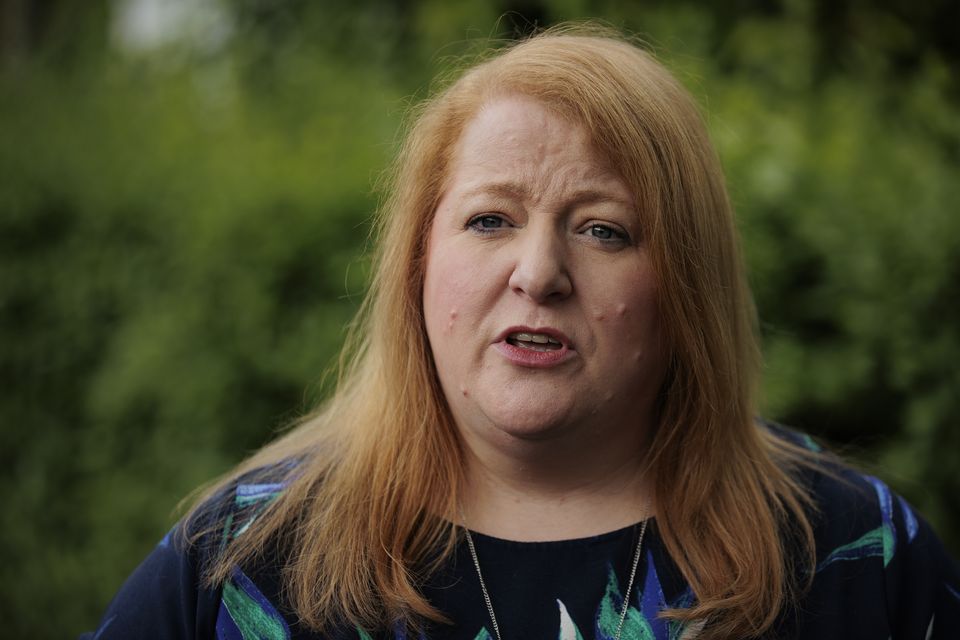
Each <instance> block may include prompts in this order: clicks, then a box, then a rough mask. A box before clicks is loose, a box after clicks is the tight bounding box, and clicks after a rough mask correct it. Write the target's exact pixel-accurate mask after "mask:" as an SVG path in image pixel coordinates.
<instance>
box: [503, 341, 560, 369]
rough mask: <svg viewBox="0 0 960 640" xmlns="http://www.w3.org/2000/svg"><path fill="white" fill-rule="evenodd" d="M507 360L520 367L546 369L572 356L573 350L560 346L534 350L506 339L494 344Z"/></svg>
mask: <svg viewBox="0 0 960 640" xmlns="http://www.w3.org/2000/svg"><path fill="white" fill-rule="evenodd" d="M494 346H495V347H496V348H497V351H499V352H500V353H501V354H502V355H503V356H504V357H505V358H506V359H507V360H509V361H510V362H512V363H513V364H515V365H518V366H521V367H531V368H534V369H547V368H549V367H555V366H557V365H559V364H562V363H564V362H566V361H567V360H569V359H570V358H572V357H573V355H574V353H576V352H575V351H572V350H571V349H568V348H567V347H566V346H562V347H560V348H559V349H554V350H552V351H534V350H533V349H524V348H523V347H518V346H516V345H512V344H510V343H509V342H507V341H506V340H503V341H501V342H497V343H495V344H494Z"/></svg>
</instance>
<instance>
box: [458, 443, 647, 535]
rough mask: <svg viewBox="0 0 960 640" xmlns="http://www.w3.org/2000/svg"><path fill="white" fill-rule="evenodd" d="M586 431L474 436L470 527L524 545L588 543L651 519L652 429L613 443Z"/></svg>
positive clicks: (467, 503) (466, 498) (467, 509)
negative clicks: (533, 436) (647, 454)
mask: <svg viewBox="0 0 960 640" xmlns="http://www.w3.org/2000/svg"><path fill="white" fill-rule="evenodd" d="M610 435H611V434H610V433H609V432H608V431H607V430H603V429H593V430H591V429H585V430H583V431H582V432H581V433H579V434H576V435H571V434H567V436H566V437H557V438H551V439H543V440H525V439H521V438H516V437H513V436H509V435H507V434H503V433H502V432H501V433H498V434H496V437H490V438H481V437H478V436H477V435H476V434H473V437H471V435H470V434H468V433H463V436H464V437H463V440H464V443H465V445H466V446H465V449H466V452H467V487H466V491H465V494H464V495H463V496H462V503H463V504H462V506H463V509H464V513H465V517H466V519H467V523H468V524H469V527H470V528H471V529H473V530H474V531H478V532H480V533H484V534H487V535H491V536H496V537H499V538H506V539H509V540H520V541H543V540H564V539H572V538H583V537H588V536H593V535H598V534H601V533H606V532H608V531H614V530H616V529H620V528H623V527H627V526H629V525H631V524H635V523H636V522H638V521H640V520H642V519H643V518H646V517H648V516H649V515H651V513H652V506H653V504H652V492H651V491H650V487H649V486H648V484H647V478H646V477H645V476H644V469H645V460H644V455H643V452H644V451H645V450H646V444H647V438H646V436H647V431H645V430H644V431H639V430H636V429H632V430H629V431H627V432H626V433H625V434H624V437H620V438H611V437H610Z"/></svg>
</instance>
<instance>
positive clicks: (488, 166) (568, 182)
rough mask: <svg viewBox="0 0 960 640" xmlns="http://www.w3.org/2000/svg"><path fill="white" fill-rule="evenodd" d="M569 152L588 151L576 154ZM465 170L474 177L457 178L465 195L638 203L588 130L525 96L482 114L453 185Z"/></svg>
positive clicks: (466, 136) (491, 104)
mask: <svg viewBox="0 0 960 640" xmlns="http://www.w3.org/2000/svg"><path fill="white" fill-rule="evenodd" d="M532 137H535V140H533V141H531V138H532ZM570 149H583V150H585V152H584V153H583V154H582V155H580V156H571V154H570V153H569V150H570ZM466 167H469V172H468V173H470V174H471V175H470V177H469V178H468V179H466V180H463V179H462V176H460V178H461V179H460V180H458V182H460V185H459V189H458V191H460V192H461V193H462V194H463V193H470V192H480V193H490V194H492V195H498V196H507V197H522V198H523V199H524V200H527V201H530V202H531V203H533V204H537V203H540V202H541V201H543V200H544V199H546V198H548V197H554V196H555V197H558V198H563V199H566V200H577V199H578V198H580V199H585V200H592V201H597V200H611V201H616V202H620V203H623V204H625V205H626V206H630V207H633V206H634V204H635V203H634V198H633V195H632V194H631V193H630V192H629V190H628V189H627V188H626V185H625V184H624V182H623V180H622V178H621V177H620V176H619V175H618V174H617V173H616V172H615V171H613V170H612V168H610V166H609V163H608V162H606V161H605V159H604V158H603V157H602V156H601V154H599V153H598V152H597V150H596V147H595V145H594V144H593V141H592V140H591V139H590V137H589V133H588V131H587V129H586V127H584V126H583V125H582V124H580V123H578V122H576V121H574V120H571V119H569V118H567V117H565V116H563V115H561V114H559V113H558V112H557V111H555V110H553V109H551V108H550V107H549V106H547V105H545V104H543V103H542V102H540V101H537V100H535V99H533V98H529V97H526V96H518V95H511V96H502V97H498V98H495V99H493V100H490V101H488V102H486V103H484V105H483V106H482V107H481V108H480V109H479V110H478V111H477V113H476V115H475V116H474V117H473V119H472V120H470V121H469V122H468V123H467V125H466V126H465V127H464V130H463V133H462V135H461V137H460V140H459V141H458V143H457V148H456V151H455V152H454V156H453V162H452V165H451V167H450V174H449V180H448V183H449V182H453V177H454V176H455V175H458V174H459V173H460V170H461V169H464V168H466ZM585 194H586V195H585Z"/></svg>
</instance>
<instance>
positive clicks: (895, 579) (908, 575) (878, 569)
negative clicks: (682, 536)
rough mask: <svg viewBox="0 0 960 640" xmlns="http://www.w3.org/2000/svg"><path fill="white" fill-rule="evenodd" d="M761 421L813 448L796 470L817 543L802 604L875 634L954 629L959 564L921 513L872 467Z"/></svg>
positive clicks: (958, 617)
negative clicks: (855, 464)
mask: <svg viewBox="0 0 960 640" xmlns="http://www.w3.org/2000/svg"><path fill="white" fill-rule="evenodd" d="M765 426H766V427H767V428H769V429H771V431H772V432H773V433H774V434H775V435H776V436H778V437H781V438H784V439H787V440H788V441H790V442H791V443H793V444H796V445H799V446H803V447H805V448H807V449H809V450H811V451H813V452H815V453H817V454H818V457H814V458H813V464H811V465H809V466H805V467H804V468H803V470H802V471H801V472H800V474H801V476H802V481H803V484H804V485H805V486H806V487H807V489H808V491H809V493H810V497H811V498H812V502H813V505H814V509H813V510H812V513H811V518H810V519H811V524H812V526H813V530H814V539H815V543H816V567H815V570H814V575H813V576H812V582H811V588H810V591H809V593H808V595H807V598H806V602H805V605H804V608H807V609H812V610H816V611H817V612H818V613H821V614H822V615H820V616H819V617H820V618H821V619H822V620H832V621H833V622H831V624H839V625H841V626H842V625H843V624H853V623H856V625H857V633H861V634H862V633H863V632H864V630H865V628H866V627H870V629H874V628H875V633H877V634H880V635H878V636H877V637H881V636H882V637H887V635H890V634H892V636H893V637H927V638H946V637H960V570H958V568H957V564H956V562H955V560H954V559H953V558H951V557H950V555H949V554H948V553H947V552H946V550H945V549H944V547H943V545H942V543H941V542H940V540H939V539H938V538H937V536H936V534H935V533H934V532H933V530H932V529H931V528H930V526H929V525H928V524H927V522H926V521H925V520H924V518H923V517H922V516H921V515H920V514H919V513H917V511H916V510H915V509H914V508H913V507H912V506H911V505H910V503H909V502H907V500H905V499H904V498H903V497H902V496H900V495H898V494H897V493H896V492H894V491H893V490H891V488H890V486H889V485H888V484H887V483H886V482H885V481H884V480H882V479H881V478H879V477H878V476H877V475H873V474H870V473H864V472H862V471H859V470H857V469H855V468H854V467H852V466H851V465H849V464H846V463H844V462H843V461H842V460H840V458H839V457H837V456H834V455H832V454H830V453H829V452H827V451H824V450H822V449H821V447H819V445H817V443H816V442H814V440H813V439H812V438H810V437H809V436H807V435H805V434H802V433H799V432H796V431H792V430H790V429H787V428H785V427H782V426H780V425H770V424H768V425H765ZM850 631H851V632H853V627H851V628H850ZM928 632H929V633H930V634H931V635H926V634H927V633H928ZM954 633H956V634H958V636H954V635H952V634H954ZM868 635H870V634H868ZM823 637H830V636H829V635H828V636H823ZM864 637H866V636H864Z"/></svg>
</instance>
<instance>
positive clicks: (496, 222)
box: [467, 213, 507, 233]
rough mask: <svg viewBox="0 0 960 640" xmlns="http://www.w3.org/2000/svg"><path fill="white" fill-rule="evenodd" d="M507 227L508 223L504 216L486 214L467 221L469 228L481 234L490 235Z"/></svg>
mask: <svg viewBox="0 0 960 640" xmlns="http://www.w3.org/2000/svg"><path fill="white" fill-rule="evenodd" d="M506 225H507V221H506V220H504V219H503V217H502V216H500V215H497V214H494V213H484V214H481V215H479V216H474V217H472V218H470V220H469V221H467V227H469V228H471V229H473V230H474V231H478V232H480V233H489V232H490V231H493V230H494V229H500V228H502V227H505V226H506Z"/></svg>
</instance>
